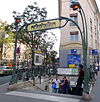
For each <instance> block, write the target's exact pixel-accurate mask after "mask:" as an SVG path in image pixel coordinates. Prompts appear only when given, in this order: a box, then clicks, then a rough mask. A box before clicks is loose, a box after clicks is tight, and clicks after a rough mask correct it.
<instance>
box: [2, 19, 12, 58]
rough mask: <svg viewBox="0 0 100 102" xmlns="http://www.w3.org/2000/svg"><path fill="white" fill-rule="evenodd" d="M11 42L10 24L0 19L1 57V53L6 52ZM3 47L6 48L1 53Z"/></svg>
mask: <svg viewBox="0 0 100 102" xmlns="http://www.w3.org/2000/svg"><path fill="white" fill-rule="evenodd" d="M12 42H14V33H13V31H12V30H11V27H10V25H8V24H7V23H6V22H3V21H2V20H0V58H1V59H2V56H3V54H6V52H7V50H8V48H9V46H10V44H11V43H12ZM3 48H6V50H5V52H4V53H3Z"/></svg>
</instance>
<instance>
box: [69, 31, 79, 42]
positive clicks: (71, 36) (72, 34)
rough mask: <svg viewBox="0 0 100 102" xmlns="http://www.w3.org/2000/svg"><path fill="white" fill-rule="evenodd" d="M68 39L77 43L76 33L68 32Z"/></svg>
mask: <svg viewBox="0 0 100 102" xmlns="http://www.w3.org/2000/svg"><path fill="white" fill-rule="evenodd" d="M70 39H71V41H78V31H76V32H70Z"/></svg>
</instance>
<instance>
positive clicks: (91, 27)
mask: <svg viewBox="0 0 100 102" xmlns="http://www.w3.org/2000/svg"><path fill="white" fill-rule="evenodd" d="M90 30H91V32H92V30H93V28H92V19H91V18H90Z"/></svg>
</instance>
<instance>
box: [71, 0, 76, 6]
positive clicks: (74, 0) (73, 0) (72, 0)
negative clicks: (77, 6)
mask: <svg viewBox="0 0 100 102" xmlns="http://www.w3.org/2000/svg"><path fill="white" fill-rule="evenodd" d="M72 2H78V0H70V5H71V4H72Z"/></svg>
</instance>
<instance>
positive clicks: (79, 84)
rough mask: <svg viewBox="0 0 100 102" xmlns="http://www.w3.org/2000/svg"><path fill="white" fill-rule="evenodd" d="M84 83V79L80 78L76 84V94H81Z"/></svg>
mask: <svg viewBox="0 0 100 102" xmlns="http://www.w3.org/2000/svg"><path fill="white" fill-rule="evenodd" d="M82 83H83V79H78V81H77V85H76V95H81V94H82V88H81V87H82Z"/></svg>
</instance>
